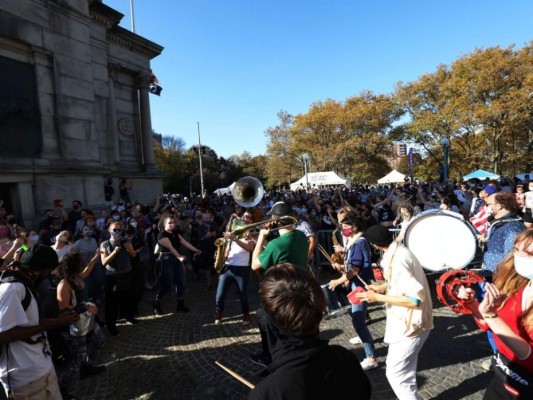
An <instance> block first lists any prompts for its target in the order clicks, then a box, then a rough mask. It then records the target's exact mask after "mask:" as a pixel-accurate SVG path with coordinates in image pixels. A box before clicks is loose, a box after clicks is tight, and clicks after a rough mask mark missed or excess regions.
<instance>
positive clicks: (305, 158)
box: [302, 153, 309, 190]
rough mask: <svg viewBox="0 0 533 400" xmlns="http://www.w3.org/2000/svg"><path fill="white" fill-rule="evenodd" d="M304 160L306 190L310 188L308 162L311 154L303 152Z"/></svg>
mask: <svg viewBox="0 0 533 400" xmlns="http://www.w3.org/2000/svg"><path fill="white" fill-rule="evenodd" d="M302 160H303V161H304V173H305V190H307V189H309V178H308V177H307V162H308V161H309V154H307V153H303V154H302Z"/></svg>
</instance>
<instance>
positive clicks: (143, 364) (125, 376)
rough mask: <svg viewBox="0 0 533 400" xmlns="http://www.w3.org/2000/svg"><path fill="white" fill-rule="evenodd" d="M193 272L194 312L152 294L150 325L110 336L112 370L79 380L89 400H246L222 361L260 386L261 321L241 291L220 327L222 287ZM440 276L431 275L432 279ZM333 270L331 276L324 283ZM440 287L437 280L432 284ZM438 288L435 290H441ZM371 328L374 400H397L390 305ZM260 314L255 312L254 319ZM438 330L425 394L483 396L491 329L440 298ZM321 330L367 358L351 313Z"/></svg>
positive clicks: (376, 312) (427, 357)
mask: <svg viewBox="0 0 533 400" xmlns="http://www.w3.org/2000/svg"><path fill="white" fill-rule="evenodd" d="M192 277H193V274H189V282H188V289H189V292H188V293H187V297H186V304H187V305H188V306H189V307H190V308H191V312H190V313H188V314H183V313H177V314H176V313H173V312H172V313H171V311H173V310H174V308H175V305H176V298H175V297H170V296H167V297H166V298H165V299H164V301H163V311H165V312H167V311H168V312H169V313H168V314H165V315H163V316H154V315H152V312H151V304H152V300H153V297H154V295H155V292H154V291H147V292H146V293H145V296H144V299H143V302H142V304H141V307H140V311H141V316H140V319H141V320H142V323H141V324H139V325H136V326H131V325H120V324H119V329H120V332H121V334H120V336H118V337H116V338H111V337H110V338H109V341H108V344H107V347H106V349H104V350H102V351H101V354H100V360H99V361H100V362H101V363H104V364H105V365H107V370H106V371H105V372H104V373H103V374H101V375H99V376H96V377H90V378H88V379H86V380H84V381H82V382H81V383H80V385H79V395H80V397H81V398H82V399H85V400H89V399H157V400H166V399H191V400H193V399H198V400H200V399H201V400H227V399H231V400H240V399H246V396H247V395H248V393H249V389H248V388H247V387H246V386H245V385H244V384H242V383H241V382H239V381H237V380H236V379H235V378H233V377H231V376H230V375H228V374H227V373H226V372H224V371H223V370H222V369H220V368H219V367H218V366H217V365H215V361H217V360H218V361H220V362H221V363H223V364H224V365H226V366H227V367H229V368H231V369H232V370H234V371H235V372H237V373H238V374H240V375H241V376H243V377H244V378H246V379H247V380H249V381H251V382H252V383H257V382H259V380H260V377H259V376H258V373H259V372H260V371H261V369H262V368H261V367H260V366H258V365H255V364H253V363H252V362H251V361H250V360H249V358H248V356H249V354H250V353H254V352H257V351H259V350H260V345H259V343H260V339H259V331H258V329H257V326H256V324H255V323H254V322H252V324H250V325H249V326H243V325H242V323H241V315H240V304H239V301H238V299H237V295H236V292H235V294H233V291H230V293H229V294H228V296H227V298H226V312H225V315H224V319H223V320H222V322H221V323H220V324H218V325H215V324H214V296H215V290H214V289H211V291H209V292H204V291H203V283H202V282H195V281H194V280H193V279H192ZM436 277H437V275H435V274H431V275H428V280H429V281H430V283H432V282H433V281H434V280H435V279H436ZM328 278H329V274H328V273H325V274H324V275H323V276H322V277H321V280H322V281H326V280H328ZM432 286H433V284H432ZM257 289H258V283H257V279H256V278H255V276H254V277H253V278H252V281H251V288H250V299H251V309H252V310H255V309H256V308H257V306H258V304H259V301H258V295H257ZM433 292H434V290H433ZM370 311H371V317H372V322H371V324H370V325H369V327H370V330H371V332H372V334H373V336H374V339H375V341H376V351H377V356H378V357H379V359H380V361H381V365H380V368H378V369H375V370H371V371H368V376H369V378H370V380H371V382H372V390H373V396H372V398H373V399H380V400H381V399H383V400H386V399H395V398H396V397H395V396H394V394H393V392H392V390H391V388H390V386H389V384H388V382H387V379H386V377H385V363H384V361H385V356H386V353H387V347H386V346H385V345H384V343H383V332H384V328H385V313H384V309H383V306H382V305H380V304H373V305H371V307H370ZM254 314H255V312H254V313H253V315H252V316H254ZM434 321H435V329H434V330H433V331H432V333H431V335H430V336H429V339H428V342H427V343H426V345H425V346H424V348H423V349H422V352H421V355H420V359H419V367H418V371H419V373H418V384H419V387H420V394H421V396H422V398H423V399H439V400H445V399H451V400H455V399H481V398H482V397H483V393H484V388H485V387H486V386H487V384H488V383H489V381H490V379H491V374H492V373H490V372H487V371H485V370H484V369H483V368H482V367H481V365H480V363H481V361H483V360H486V359H488V358H489V353H488V352H486V351H484V350H481V349H478V348H477V347H476V346H475V342H476V340H479V339H483V338H484V337H485V334H484V333H482V332H481V331H479V330H477V329H476V326H475V324H474V323H473V321H472V318H471V317H470V316H468V315H457V314H454V313H453V312H452V311H451V310H449V309H447V308H445V307H443V306H442V305H441V304H440V303H438V302H437V301H436V300H435V299H434ZM321 331H322V333H321V335H322V337H323V338H325V339H329V340H330V342H331V343H333V344H340V345H343V346H345V347H346V348H348V349H350V350H352V351H354V352H355V354H356V355H357V357H358V358H359V359H360V360H362V359H363V358H364V352H363V348H362V346H361V345H357V346H354V345H351V344H349V343H348V340H349V339H350V338H351V337H353V336H354V329H353V327H352V324H351V319H350V316H349V314H344V315H342V316H340V317H337V318H333V319H330V320H327V321H324V322H323V323H322V326H321Z"/></svg>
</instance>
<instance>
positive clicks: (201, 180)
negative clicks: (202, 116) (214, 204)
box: [196, 122, 204, 198]
mask: <svg viewBox="0 0 533 400" xmlns="http://www.w3.org/2000/svg"><path fill="white" fill-rule="evenodd" d="M196 124H197V125H198V158H199V159H200V190H201V195H202V198H203V197H204V171H203V168H202V142H201V141H200V123H199V122H197V123H196Z"/></svg>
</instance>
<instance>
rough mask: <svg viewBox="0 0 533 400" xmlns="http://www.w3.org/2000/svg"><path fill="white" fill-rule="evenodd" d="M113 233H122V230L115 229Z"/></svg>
mask: <svg viewBox="0 0 533 400" xmlns="http://www.w3.org/2000/svg"><path fill="white" fill-rule="evenodd" d="M113 232H122V229H113Z"/></svg>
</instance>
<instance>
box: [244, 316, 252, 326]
mask: <svg viewBox="0 0 533 400" xmlns="http://www.w3.org/2000/svg"><path fill="white" fill-rule="evenodd" d="M251 321H252V317H250V314H249V313H244V314H243V315H242V324H243V325H249V324H250V322H251Z"/></svg>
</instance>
